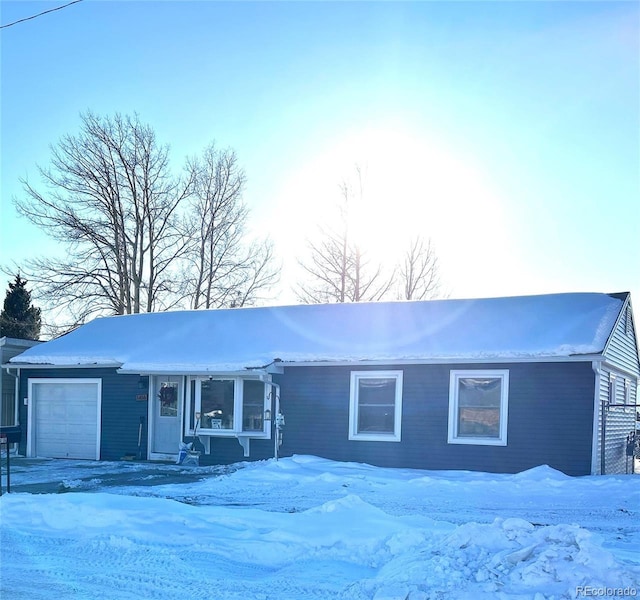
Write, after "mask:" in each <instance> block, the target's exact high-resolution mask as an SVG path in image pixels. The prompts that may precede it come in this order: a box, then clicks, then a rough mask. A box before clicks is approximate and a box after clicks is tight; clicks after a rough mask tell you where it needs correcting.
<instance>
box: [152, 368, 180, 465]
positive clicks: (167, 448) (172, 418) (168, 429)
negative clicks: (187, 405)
mask: <svg viewBox="0 0 640 600" xmlns="http://www.w3.org/2000/svg"><path fill="white" fill-rule="evenodd" d="M153 379H154V382H153V392H154V393H153V395H152V399H153V405H152V407H153V408H152V410H153V434H152V441H151V452H152V453H158V454H178V451H179V446H180V423H181V421H182V411H181V409H180V407H181V404H182V402H181V400H182V378H181V377H178V376H176V375H173V376H158V377H154V378H153Z"/></svg>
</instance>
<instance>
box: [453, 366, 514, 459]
mask: <svg viewBox="0 0 640 600" xmlns="http://www.w3.org/2000/svg"><path fill="white" fill-rule="evenodd" d="M508 404H509V371H508V370H506V369H489V370H486V369H483V370H475V369H474V370H454V371H451V375H450V382H449V431H448V442H449V443H450V444H477V445H487V446H506V445H507V416H508V412H509V409H508Z"/></svg>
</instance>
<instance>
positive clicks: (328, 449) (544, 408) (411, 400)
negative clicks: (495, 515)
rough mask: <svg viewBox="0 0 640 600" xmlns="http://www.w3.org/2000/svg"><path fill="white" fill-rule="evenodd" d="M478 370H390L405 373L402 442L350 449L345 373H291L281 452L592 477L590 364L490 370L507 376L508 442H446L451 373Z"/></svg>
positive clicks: (285, 386) (357, 444)
mask: <svg viewBox="0 0 640 600" xmlns="http://www.w3.org/2000/svg"><path fill="white" fill-rule="evenodd" d="M453 368H455V369H481V368H482V367H481V366H479V365H477V364H473V365H455V367H454V366H451V365H400V366H398V365H393V364H390V365H388V366H385V367H380V368H378V367H376V368H371V369H370V370H401V371H403V379H404V385H403V415H402V441H401V442H369V441H359V440H353V441H349V440H348V422H349V391H350V390H349V388H350V372H351V371H352V370H367V369H366V368H363V367H361V366H360V365H358V367H357V368H354V369H351V368H349V367H298V368H287V369H286V372H285V375H284V376H283V377H282V380H281V385H282V388H281V406H282V410H283V412H284V414H285V417H286V429H285V432H284V439H283V446H282V453H283V455H290V454H316V455H320V456H324V457H326V458H330V459H334V460H341V461H357V462H365V463H370V464H374V465H379V466H392V467H409V468H420V469H469V470H481V471H491V472H510V473H514V472H518V471H522V470H525V469H529V468H532V467H534V466H537V465H541V464H548V465H550V466H552V467H553V468H556V469H559V470H561V471H563V472H565V473H567V474H570V475H584V474H588V473H589V472H590V468H591V443H592V434H593V430H592V426H593V397H594V391H593V390H594V387H593V386H594V378H595V375H594V373H593V370H592V369H591V364H590V363H567V364H563V363H518V364H492V365H490V366H487V368H491V369H508V370H509V378H510V385H509V388H510V389H509V416H508V431H507V435H508V443H507V445H506V446H481V445H462V444H448V443H447V427H448V411H449V376H450V371H451V369H453Z"/></svg>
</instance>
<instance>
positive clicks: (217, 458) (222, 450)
mask: <svg viewBox="0 0 640 600" xmlns="http://www.w3.org/2000/svg"><path fill="white" fill-rule="evenodd" d="M186 441H189V442H190V441H191V438H187V439H186ZM210 444H211V446H210V450H211V452H210V453H209V454H206V453H204V452H203V449H202V448H200V451H202V454H201V455H200V464H201V465H229V464H232V463H236V462H242V461H245V460H246V461H249V460H251V461H254V460H266V459H268V458H273V456H274V441H273V440H258V439H252V440H251V442H250V449H249V450H250V455H249V456H248V457H246V456H245V455H244V450H243V448H242V446H241V445H240V443H239V442H238V440H237V439H236V438H223V437H215V436H211V442H210Z"/></svg>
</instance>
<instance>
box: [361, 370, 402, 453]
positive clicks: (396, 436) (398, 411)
mask: <svg viewBox="0 0 640 600" xmlns="http://www.w3.org/2000/svg"><path fill="white" fill-rule="evenodd" d="M402 375H403V372H402V371H351V383H350V390H349V440H353V441H369V442H400V441H402ZM361 379H395V381H396V393H395V406H394V421H393V425H394V427H393V433H358V383H359V381H360V380H361Z"/></svg>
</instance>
